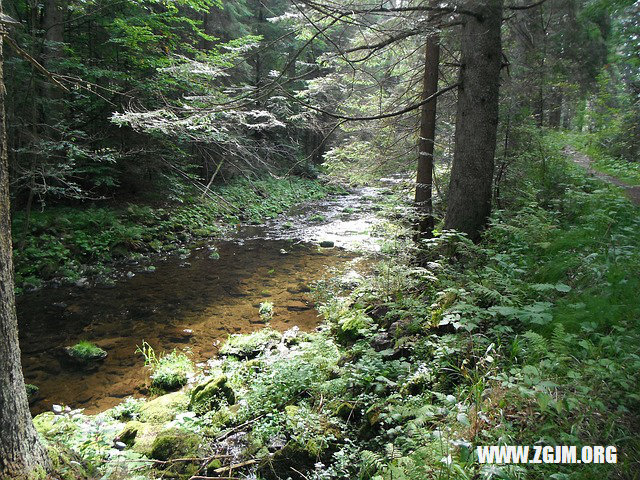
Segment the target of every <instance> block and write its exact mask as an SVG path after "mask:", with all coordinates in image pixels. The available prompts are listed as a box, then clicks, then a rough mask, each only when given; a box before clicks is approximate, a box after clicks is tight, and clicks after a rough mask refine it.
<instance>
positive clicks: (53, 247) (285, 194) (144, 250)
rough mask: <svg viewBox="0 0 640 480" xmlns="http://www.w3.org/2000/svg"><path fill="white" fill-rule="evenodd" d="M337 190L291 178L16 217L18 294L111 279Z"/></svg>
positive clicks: (16, 276)
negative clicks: (129, 265)
mask: <svg viewBox="0 0 640 480" xmlns="http://www.w3.org/2000/svg"><path fill="white" fill-rule="evenodd" d="M333 189H334V187H330V186H327V185H323V184H321V183H319V182H317V181H313V180H308V179H303V178H299V177H290V178H282V179H276V178H271V179H264V180H256V181H252V182H249V181H246V180H239V181H236V182H235V183H232V184H230V185H225V186H221V187H218V188H216V189H213V190H212V197H211V198H205V199H203V198H196V197H193V198H191V197H188V196H187V197H184V198H182V204H178V205H166V206H161V207H160V206H147V205H138V204H130V205H128V206H126V207H124V208H116V207H95V206H92V207H90V208H87V209H84V210H81V209H78V208H77V207H49V208H47V209H46V210H44V211H42V212H38V211H35V212H32V213H31V215H30V219H29V227H28V231H27V232H25V229H24V226H25V218H24V212H16V213H15V214H14V216H13V228H12V231H13V232H14V244H15V249H14V263H15V283H16V286H17V292H18V293H19V292H21V291H22V290H24V289H25V288H33V287H37V286H40V285H41V284H42V282H43V281H47V280H51V279H58V280H66V281H77V280H78V279H80V278H82V277H86V276H88V275H102V276H105V275H108V273H109V272H110V271H111V270H112V266H113V263H114V262H116V261H118V260H123V259H129V258H134V259H135V258H137V259H139V258H141V257H142V256H144V255H148V254H153V253H161V252H166V251H171V250H175V249H177V248H179V247H180V246H181V245H182V244H184V243H185V242H188V241H190V240H193V239H197V238H204V237H210V236H216V235H219V234H220V233H221V232H222V231H223V229H224V227H225V226H227V225H229V224H235V223H238V222H250V223H260V222H262V221H264V220H265V219H267V218H271V217H274V216H276V215H278V214H279V213H281V212H283V211H285V210H286V209H288V208H290V207H291V206H293V205H294V204H296V203H299V202H301V201H305V200H310V199H315V198H320V197H323V196H324V195H326V194H327V193H329V192H330V191H332V190H333Z"/></svg>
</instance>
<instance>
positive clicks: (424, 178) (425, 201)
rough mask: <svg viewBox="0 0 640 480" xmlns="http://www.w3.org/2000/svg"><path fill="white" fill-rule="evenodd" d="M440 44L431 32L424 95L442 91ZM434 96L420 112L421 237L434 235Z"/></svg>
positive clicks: (418, 203) (418, 199)
mask: <svg viewBox="0 0 640 480" xmlns="http://www.w3.org/2000/svg"><path fill="white" fill-rule="evenodd" d="M439 63H440V45H439V38H438V34H436V33H434V34H432V35H429V38H428V39H427V44H426V48H425V59H424V76H423V87H422V98H423V100H424V99H425V98H428V97H430V96H431V95H433V94H435V93H436V92H437V91H438V65H439ZM437 102H438V100H437V99H436V98H434V99H433V100H431V101H430V102H427V103H425V104H424V105H423V107H422V110H421V113H420V139H419V140H418V174H417V177H416V196H415V203H416V210H417V213H418V225H417V227H418V238H431V237H432V236H433V200H432V198H431V197H432V193H433V188H432V184H433V151H434V147H435V140H436V107H437Z"/></svg>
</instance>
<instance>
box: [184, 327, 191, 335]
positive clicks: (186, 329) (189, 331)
mask: <svg viewBox="0 0 640 480" xmlns="http://www.w3.org/2000/svg"><path fill="white" fill-rule="evenodd" d="M182 333H184V334H186V335H193V330H191V329H190V328H185V329H184V330H182Z"/></svg>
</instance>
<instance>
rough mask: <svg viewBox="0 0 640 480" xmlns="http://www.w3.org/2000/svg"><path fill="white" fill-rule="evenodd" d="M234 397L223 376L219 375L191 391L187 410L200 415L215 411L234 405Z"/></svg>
mask: <svg viewBox="0 0 640 480" xmlns="http://www.w3.org/2000/svg"><path fill="white" fill-rule="evenodd" d="M235 401H236V396H235V394H234V393H233V389H232V388H231V387H230V386H229V384H228V383H227V377H226V376H225V375H219V376H217V377H213V378H211V379H210V380H207V381H206V382H204V383H201V384H200V385H198V386H197V387H195V388H194V389H193V390H192V391H191V401H190V402H189V410H191V411H193V412H196V413H197V414H199V415H201V414H203V413H206V412H210V411H212V410H217V409H218V408H220V406H222V405H225V404H226V405H231V404H233V403H235Z"/></svg>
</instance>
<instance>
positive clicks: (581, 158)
mask: <svg viewBox="0 0 640 480" xmlns="http://www.w3.org/2000/svg"><path fill="white" fill-rule="evenodd" d="M564 153H565V155H567V156H568V157H569V158H571V160H573V161H574V162H575V163H577V164H578V165H580V166H581V167H584V168H585V169H586V170H587V172H589V173H590V174H591V175H593V176H594V177H597V178H599V179H600V180H603V181H605V182H608V183H612V184H614V185H617V186H619V187H622V188H624V190H625V192H626V193H627V196H628V197H629V199H630V200H631V201H632V202H633V203H634V204H636V205H640V186H635V187H634V186H632V185H629V184H627V183H625V182H623V181H622V180H620V179H618V178H616V177H612V176H611V175H607V174H606V173H602V172H599V171H597V170H596V169H595V168H593V167H592V166H591V163H592V162H593V160H591V158H589V157H588V156H587V155H585V154H584V153H580V152H579V151H577V150H576V149H575V148H572V147H569V146H566V147H564Z"/></svg>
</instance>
